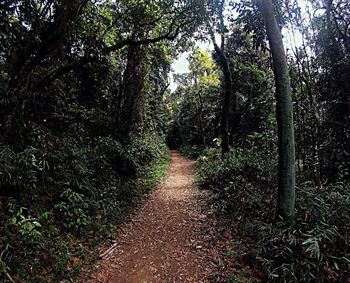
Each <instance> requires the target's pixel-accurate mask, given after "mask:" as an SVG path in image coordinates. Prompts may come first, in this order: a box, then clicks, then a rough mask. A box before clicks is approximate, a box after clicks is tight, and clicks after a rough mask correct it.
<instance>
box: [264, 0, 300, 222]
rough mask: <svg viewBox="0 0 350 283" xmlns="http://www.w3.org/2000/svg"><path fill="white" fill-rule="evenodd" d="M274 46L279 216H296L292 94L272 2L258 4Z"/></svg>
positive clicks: (272, 50) (271, 44)
mask: <svg viewBox="0 0 350 283" xmlns="http://www.w3.org/2000/svg"><path fill="white" fill-rule="evenodd" d="M258 7H259V9H260V11H261V14H262V17H263V19H264V22H265V26H266V32H267V36H268V39H269V43H270V48H271V53H272V59H273V69H274V74H275V83H276V101H277V106H276V107H277V109H276V112H277V126H278V153H279V158H278V170H279V176H278V203H277V216H281V217H283V218H284V219H286V218H289V217H291V216H292V215H293V210H294V204H295V142H294V126H293V103H292V90H291V86H290V77H289V72H288V65H287V61H286V54H285V51H284V46H283V41H282V34H281V30H280V28H279V27H278V24H277V21H276V17H275V15H274V11H273V6H272V0H258Z"/></svg>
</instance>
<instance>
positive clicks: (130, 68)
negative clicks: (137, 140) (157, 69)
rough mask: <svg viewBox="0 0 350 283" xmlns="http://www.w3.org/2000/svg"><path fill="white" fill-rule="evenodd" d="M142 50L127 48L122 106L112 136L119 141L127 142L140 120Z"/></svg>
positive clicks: (136, 47)
mask: <svg viewBox="0 0 350 283" xmlns="http://www.w3.org/2000/svg"><path fill="white" fill-rule="evenodd" d="M143 58H144V50H143V49H142V47H140V46H129V52H128V59H127V60H128V62H127V65H126V69H125V71H124V75H123V83H122V96H123V97H122V99H123V102H122V106H121V109H120V112H119V115H118V121H117V123H116V127H115V131H114V136H115V138H116V139H118V140H120V141H123V140H125V141H127V138H128V137H129V134H130V133H131V132H132V131H134V130H135V127H136V124H137V123H138V122H139V121H138V120H139V118H140V115H139V114H140V113H139V111H140V103H142V101H143V98H142V92H143V87H144V79H145V72H144V67H143Z"/></svg>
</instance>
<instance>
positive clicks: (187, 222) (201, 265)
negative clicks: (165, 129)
mask: <svg viewBox="0 0 350 283" xmlns="http://www.w3.org/2000/svg"><path fill="white" fill-rule="evenodd" d="M205 194H206V193H205V192H203V191H199V190H198V188H197V187H196V186H194V184H193V162H192V161H190V160H188V159H186V158H184V157H183V156H181V155H180V154H179V153H178V152H177V151H172V161H171V164H170V169H169V172H168V176H167V179H166V181H165V182H163V183H162V184H160V185H159V186H158V187H157V188H155V189H154V190H153V191H152V192H151V194H150V196H149V198H148V199H147V201H146V202H145V203H144V204H143V205H142V207H141V208H140V209H139V210H138V211H137V212H136V214H135V215H134V216H133V217H132V220H131V221H130V222H129V223H128V224H126V225H124V226H123V228H122V229H120V230H119V231H118V232H117V235H116V240H115V243H114V245H113V250H112V252H110V253H109V254H108V256H106V257H105V258H102V259H101V260H100V261H99V262H98V264H97V273H96V274H94V275H93V279H90V280H89V282H115V283H139V282H140V283H141V282H142V283H143V282H152V283H153V282H162V283H164V282H208V280H207V279H205V278H206V277H207V276H208V275H209V274H212V273H213V271H214V270H215V266H216V263H215V261H216V259H215V258H216V252H215V250H214V245H213V241H214V238H215V237H214V234H215V233H213V231H212V229H209V228H208V227H207V226H208V222H207V218H208V215H209V214H210V213H211V212H210V211H208V209H203V208H204V207H203V201H204V199H205Z"/></svg>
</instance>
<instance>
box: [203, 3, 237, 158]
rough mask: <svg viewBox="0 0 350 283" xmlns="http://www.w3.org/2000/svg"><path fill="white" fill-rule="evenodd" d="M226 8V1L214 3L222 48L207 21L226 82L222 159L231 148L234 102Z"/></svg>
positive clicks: (222, 122) (222, 127) (222, 128)
mask: <svg viewBox="0 0 350 283" xmlns="http://www.w3.org/2000/svg"><path fill="white" fill-rule="evenodd" d="M224 7H225V0H221V1H214V5H213V10H217V11H216V12H217V14H218V15H217V17H218V19H219V24H218V26H219V29H218V31H219V34H220V36H221V46H219V45H218V44H217V42H216V39H215V29H214V27H213V26H214V24H213V23H210V20H209V17H208V19H207V28H208V32H209V35H210V39H211V41H212V43H213V45H214V51H215V53H216V56H217V58H218V63H219V65H220V67H221V69H222V75H223V81H224V95H223V98H224V99H223V104H222V112H221V139H222V141H221V151H222V158H224V156H225V154H226V153H227V152H228V151H229V149H230V148H229V147H230V135H229V120H230V114H231V100H232V93H233V90H232V74H231V69H230V65H229V60H228V58H226V55H225V33H226V31H227V28H226V26H225V24H224ZM233 108H234V109H233V111H234V112H235V111H236V100H235V98H234V103H233Z"/></svg>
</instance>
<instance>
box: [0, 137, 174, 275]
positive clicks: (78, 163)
mask: <svg viewBox="0 0 350 283" xmlns="http://www.w3.org/2000/svg"><path fill="white" fill-rule="evenodd" d="M41 142H42V143H43V144H44V146H42V147H40V144H39V145H38V146H37V147H34V146H33V147H28V148H26V149H24V150H23V151H22V152H19V153H17V154H16V153H15V152H14V150H11V148H10V147H8V146H3V147H2V149H1V151H0V159H1V160H2V162H1V165H0V166H2V167H1V168H2V169H3V170H1V179H0V180H1V182H0V185H1V188H2V190H1V192H2V196H3V197H2V198H1V199H0V201H1V202H0V209H1V208H3V207H7V208H6V210H3V211H2V213H1V214H0V220H1V222H2V223H6V225H3V226H1V227H0V235H1V236H0V247H1V248H0V254H1V255H2V256H1V261H0V263H1V265H0V270H1V271H0V278H1V280H2V282H8V281H9V280H10V279H9V277H8V276H10V277H11V278H13V279H14V280H21V279H22V280H26V281H27V282H42V281H45V280H46V279H45V278H46V276H48V275H49V276H50V277H52V278H54V280H63V279H69V278H74V277H75V276H77V275H79V272H78V271H79V269H80V268H81V265H82V262H86V263H89V262H90V260H91V259H93V258H94V257H93V250H94V248H95V247H96V243H101V242H103V241H105V240H106V237H107V238H108V235H109V233H110V230H111V225H115V224H118V223H119V221H121V219H125V217H126V216H127V212H128V211H130V208H131V205H132V204H133V203H135V201H137V200H138V199H139V198H140V197H141V196H142V194H143V193H145V192H148V191H149V189H151V188H152V187H153V186H155V185H156V184H157V183H158V182H160V181H161V180H162V178H164V176H166V171H167V168H168V164H169V160H170V157H169V153H168V150H167V147H166V146H165V145H164V143H162V139H161V138H157V137H156V136H152V137H151V136H150V137H144V138H136V137H135V138H133V142H132V143H131V144H129V145H127V146H122V145H121V144H120V143H119V142H117V141H115V140H114V139H112V138H110V137H99V138H93V139H89V138H85V139H83V138H80V139H73V138H69V137H67V138H64V139H60V140H58V139H55V138H54V137H53V136H47V139H46V140H45V142H44V141H43V140H41ZM123 166H129V167H128V168H127V170H130V171H133V172H134V175H133V176H131V175H128V176H125V175H123V170H122V171H121V170H120V168H119V167H123ZM124 170H125V168H124ZM28 192H30V193H28ZM11 197H15V198H11ZM112 227H113V226H112ZM73 258H78V259H79V260H76V261H77V262H76V263H74V264H72V259H73ZM48 270H49V271H48ZM34 274H35V276H34ZM45 274H46V275H45Z"/></svg>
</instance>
